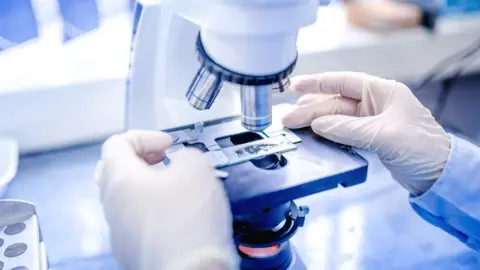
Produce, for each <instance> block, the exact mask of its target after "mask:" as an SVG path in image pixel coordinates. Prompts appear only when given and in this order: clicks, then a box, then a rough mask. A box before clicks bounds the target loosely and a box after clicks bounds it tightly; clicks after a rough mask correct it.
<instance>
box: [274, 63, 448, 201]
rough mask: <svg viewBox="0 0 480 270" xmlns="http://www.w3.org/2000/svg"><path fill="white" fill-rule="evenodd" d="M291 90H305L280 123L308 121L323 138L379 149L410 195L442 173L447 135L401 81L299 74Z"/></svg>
mask: <svg viewBox="0 0 480 270" xmlns="http://www.w3.org/2000/svg"><path fill="white" fill-rule="evenodd" d="M291 89H292V90H293V91H295V92H298V93H302V94H307V95H304V96H303V97H301V98H300V99H299V100H298V103H297V106H296V107H295V108H294V109H293V111H292V112H290V113H289V114H287V115H286V116H285V117H284V118H283V124H284V126H286V127H289V128H300V127H305V126H310V125H311V127H312V129H313V131H314V132H315V133H317V134H319V135H321V136H322V137H324V138H327V139H330V140H332V141H335V142H338V143H341V144H346V145H351V146H354V147H358V148H362V149H367V150H370V151H373V152H375V153H377V155H378V157H379V158H380V160H381V161H382V162H383V164H384V165H385V166H386V167H387V168H388V169H389V170H390V172H391V174H392V176H393V178H394V179H395V180H397V181H398V182H399V183H400V184H401V185H402V186H404V187H405V188H406V189H407V190H409V191H410V192H411V193H412V194H414V195H420V194H422V193H424V192H425V191H426V190H428V189H429V188H430V187H431V186H432V185H433V183H434V182H435V181H436V179H438V177H439V176H440V175H441V173H442V171H443V168H444V167H445V164H446V161H447V159H448V156H449V153H450V136H449V135H448V134H447V133H446V132H445V131H444V129H443V128H442V127H441V126H440V125H439V124H438V123H437V122H436V121H435V119H434V118H433V117H432V115H431V113H430V111H429V110H428V109H426V108H425V107H424V106H423V105H422V104H421V103H420V102H419V101H418V100H417V98H416V97H415V96H414V95H413V94H412V92H411V91H410V89H408V87H407V86H405V85H404V84H401V83H399V82H395V81H391V80H386V79H381V78H377V77H373V76H369V75H366V74H362V73H353V72H338V73H324V74H316V75H305V76H299V77H297V78H294V79H293V80H292V85H291Z"/></svg>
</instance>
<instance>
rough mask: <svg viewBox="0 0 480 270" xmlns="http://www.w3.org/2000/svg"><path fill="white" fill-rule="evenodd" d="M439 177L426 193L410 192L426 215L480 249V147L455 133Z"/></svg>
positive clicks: (425, 217) (432, 222)
mask: <svg viewBox="0 0 480 270" xmlns="http://www.w3.org/2000/svg"><path fill="white" fill-rule="evenodd" d="M450 137H451V138H452V140H451V141H452V146H451V151H450V156H449V158H448V161H447V164H446V166H445V168H444V170H443V173H442V175H441V176H440V178H439V179H438V180H437V181H436V182H435V184H434V185H433V186H432V187H431V188H430V189H429V190H428V191H427V192H425V193H424V194H422V195H421V196H418V197H414V196H413V195H412V196H410V203H411V205H412V207H413V209H414V210H415V212H417V214H419V215H420V216H421V217H422V218H423V219H425V220H426V221H427V222H429V223H431V224H432V225H434V226H437V227H439V228H441V229H443V230H444V231H446V232H448V233H449V234H451V235H453V236H454V237H456V238H458V239H459V240H460V241H462V242H463V243H465V244H466V245H467V246H469V247H470V248H472V249H474V250H476V251H479V252H480V148H479V147H478V146H476V145H474V144H472V143H470V142H468V141H466V140H463V139H460V138H458V137H455V136H453V135H450Z"/></svg>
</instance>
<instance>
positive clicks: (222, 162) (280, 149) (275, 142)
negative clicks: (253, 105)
mask: <svg viewBox="0 0 480 270" xmlns="http://www.w3.org/2000/svg"><path fill="white" fill-rule="evenodd" d="M296 148H297V147H296V146H295V144H293V143H291V142H290V141H289V140H287V138H285V137H284V136H277V137H274V138H267V139H263V140H259V141H254V142H250V143H245V144H241V145H236V146H232V147H228V148H223V149H221V150H217V151H210V152H207V153H205V154H206V155H207V157H208V158H209V159H210V161H211V162H212V164H213V166H214V167H216V168H222V167H227V166H232V165H236V164H240V163H243V162H247V161H250V160H253V159H257V158H261V157H265V156H268V155H272V154H280V153H284V152H287V151H292V150H295V149H296Z"/></svg>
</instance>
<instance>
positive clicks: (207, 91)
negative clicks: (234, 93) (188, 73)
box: [186, 68, 223, 110]
mask: <svg viewBox="0 0 480 270" xmlns="http://www.w3.org/2000/svg"><path fill="white" fill-rule="evenodd" d="M222 86H223V81H222V80H221V79H220V78H218V77H217V76H216V75H214V74H211V73H210V72H209V71H207V70H206V69H204V68H200V70H199V71H198V72H197V74H196V75H195V78H194V79H193V81H192V84H191V85H190V87H189V88H188V91H187V94H186V97H187V99H188V102H189V103H190V105H192V107H194V108H195V109H197V110H208V109H210V107H211V106H212V104H213V102H214V101H215V99H216V98H217V95H218V93H220V90H221V89H222Z"/></svg>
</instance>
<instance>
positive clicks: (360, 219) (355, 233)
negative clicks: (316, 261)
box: [336, 205, 365, 270]
mask: <svg viewBox="0 0 480 270" xmlns="http://www.w3.org/2000/svg"><path fill="white" fill-rule="evenodd" d="M337 221H338V223H337V230H338V231H337V232H336V235H338V237H339V239H338V246H337V248H338V250H337V253H338V254H339V255H340V257H341V260H342V261H341V263H342V264H341V266H340V268H339V269H342V270H347V269H348V270H357V269H359V264H360V259H361V258H360V255H361V248H362V244H363V240H364V239H363V238H364V235H363V234H364V226H365V224H364V223H365V211H364V209H363V207H362V206H358V205H353V206H349V207H347V208H345V209H344V210H343V211H342V212H340V213H339V215H338V220H337Z"/></svg>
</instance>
